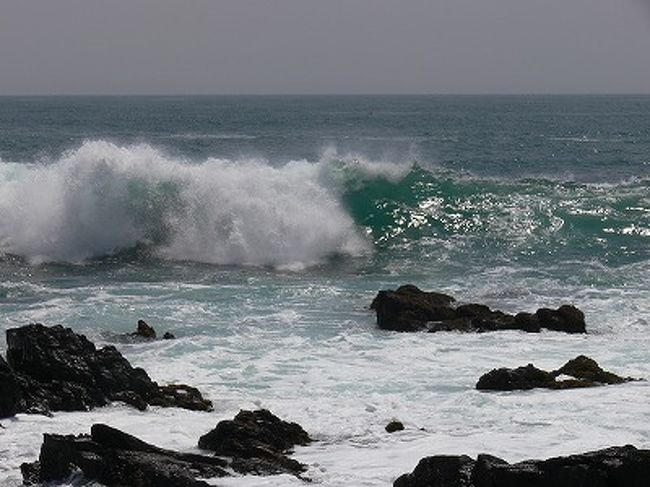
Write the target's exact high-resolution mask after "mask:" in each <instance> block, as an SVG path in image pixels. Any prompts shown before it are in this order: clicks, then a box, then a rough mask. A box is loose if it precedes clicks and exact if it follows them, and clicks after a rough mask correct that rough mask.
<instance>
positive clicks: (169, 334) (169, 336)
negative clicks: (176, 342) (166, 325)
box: [163, 331, 176, 340]
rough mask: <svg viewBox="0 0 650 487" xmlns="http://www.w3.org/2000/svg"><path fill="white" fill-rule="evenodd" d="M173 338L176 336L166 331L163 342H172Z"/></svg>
mask: <svg viewBox="0 0 650 487" xmlns="http://www.w3.org/2000/svg"><path fill="white" fill-rule="evenodd" d="M175 338H176V336H175V335H174V334H173V333H172V332H169V331H166V332H165V334H164V335H163V340H173V339H175Z"/></svg>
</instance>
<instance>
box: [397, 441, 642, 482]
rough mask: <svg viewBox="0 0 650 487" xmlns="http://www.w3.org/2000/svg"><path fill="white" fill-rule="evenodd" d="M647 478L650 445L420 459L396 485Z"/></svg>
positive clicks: (623, 480)
mask: <svg viewBox="0 0 650 487" xmlns="http://www.w3.org/2000/svg"><path fill="white" fill-rule="evenodd" d="M649 478H650V450H638V449H636V448H635V447H633V446H630V445H627V446H621V447H611V448H606V449H604V450H598V451H593V452H588V453H582V454H579V455H571V456H567V457H556V458H550V459H548V460H527V461H524V462H520V463H515V464H510V463H508V462H506V461H505V460H501V459H500V458H497V457H494V456H491V455H479V456H478V458H477V460H472V459H471V458H470V457H468V456H466V455H461V456H433V457H426V458H423V459H422V460H420V462H419V463H418V465H417V466H416V467H415V470H413V472H411V473H409V474H405V475H402V476H401V477H399V478H398V479H397V480H395V483H394V484H393V485H394V486H395V487H520V486H521V487H523V486H531V487H642V486H646V485H647V482H648V479H649Z"/></svg>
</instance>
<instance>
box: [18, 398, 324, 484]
mask: <svg viewBox="0 0 650 487" xmlns="http://www.w3.org/2000/svg"><path fill="white" fill-rule="evenodd" d="M311 441H312V440H311V438H310V437H309V435H308V434H307V432H306V431H304V430H303V429H302V428H301V427H300V426H299V425H297V424H295V423H288V422H286V421H283V420H281V419H280V418H278V417H277V416H274V415H273V414H271V413H270V412H269V411H267V410H264V409H262V410H258V411H240V412H239V414H237V416H235V418H234V419H232V420H229V421H221V422H219V423H218V424H217V426H216V427H215V428H214V429H213V430H211V431H209V432H208V433H206V434H205V435H203V436H202V437H201V438H200V439H199V440H198V447H199V448H201V449H202V450H207V451H211V452H212V453H213V455H211V456H208V455H198V454H192V453H182V452H176V451H172V450H166V449H163V448H159V447H157V446H154V445H151V444H149V443H146V442H144V441H142V440H140V439H138V438H136V437H135V436H132V435H129V434H127V433H124V432H123V431H120V430H118V429H115V428H112V427H110V426H108V425H105V424H94V425H92V427H91V429H90V434H83V435H76V436H75V435H51V434H46V435H44V439H43V445H42V446H41V452H40V455H39V459H38V461H36V462H33V463H24V464H23V465H22V466H21V471H22V474H23V481H24V484H25V485H38V484H41V483H43V482H57V481H58V482H63V481H65V480H66V479H68V478H69V477H70V476H71V475H72V474H73V472H74V471H75V470H80V471H81V472H83V474H84V477H85V479H87V480H94V481H97V482H101V483H102V484H104V485H106V486H109V487H110V486H131V487H204V486H207V485H209V484H207V483H206V482H204V481H203V480H200V479H201V478H214V477H228V476H231V475H233V473H237V474H252V475H275V474H279V473H289V474H292V475H295V476H297V477H298V478H301V474H302V473H303V472H304V471H305V470H306V469H307V467H306V466H305V465H303V464H301V463H299V462H297V461H296V460H293V459H291V458H289V457H288V456H287V454H288V453H290V452H291V450H292V448H293V447H294V446H296V445H307V444H309V443H310V442H311ZM304 480H306V479H304Z"/></svg>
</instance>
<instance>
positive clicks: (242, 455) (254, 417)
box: [199, 409, 312, 475]
mask: <svg viewBox="0 0 650 487" xmlns="http://www.w3.org/2000/svg"><path fill="white" fill-rule="evenodd" d="M311 441H312V440H311V438H310V437H309V435H308V434H307V432H306V431H305V430H304V429H302V427H301V426H300V425H298V424H296V423H289V422H286V421H283V420H281V419H280V418H278V417H277V416H275V415H273V414H271V412H269V411H267V410H266V409H260V410H257V411H245V410H242V411H240V412H239V413H238V414H237V415H236V416H235V418H234V419H233V420H228V421H221V422H219V423H218V424H217V426H216V427H215V428H214V429H213V430H212V431H210V432H209V433H206V434H205V435H203V436H202V437H201V438H200V439H199V448H201V449H203V450H210V451H213V452H214V453H215V454H216V455H221V456H227V457H232V458H233V461H232V465H231V466H232V468H233V469H234V470H235V471H237V472H240V473H255V474H260V475H270V474H277V473H291V474H294V475H299V474H300V473H301V472H304V471H305V470H306V467H305V465H303V464H301V463H299V462H297V461H296V460H293V459H291V458H289V457H287V456H286V454H287V453H290V452H291V449H292V448H293V447H294V446H296V445H307V444H309V443H310V442H311Z"/></svg>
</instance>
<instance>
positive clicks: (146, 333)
mask: <svg viewBox="0 0 650 487" xmlns="http://www.w3.org/2000/svg"><path fill="white" fill-rule="evenodd" d="M131 336H134V337H139V338H144V339H145V340H155V339H156V330H154V329H153V327H152V326H149V325H148V324H147V322H146V321H144V320H138V328H137V329H136V330H135V332H133V333H131Z"/></svg>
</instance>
